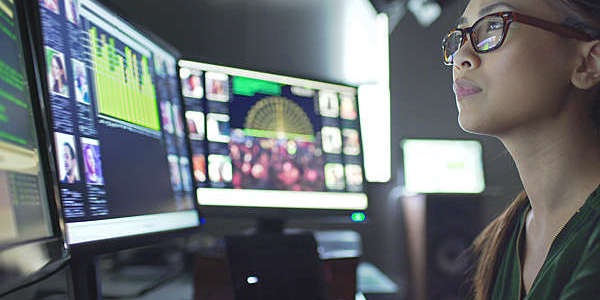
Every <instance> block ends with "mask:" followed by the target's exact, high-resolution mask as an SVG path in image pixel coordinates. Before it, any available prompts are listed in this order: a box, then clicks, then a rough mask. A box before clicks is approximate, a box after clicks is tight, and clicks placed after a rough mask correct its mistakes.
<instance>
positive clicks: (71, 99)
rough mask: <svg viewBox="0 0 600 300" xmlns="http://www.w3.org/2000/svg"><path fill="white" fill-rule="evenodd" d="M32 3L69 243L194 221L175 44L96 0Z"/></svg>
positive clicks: (190, 224) (196, 221)
mask: <svg viewBox="0 0 600 300" xmlns="http://www.w3.org/2000/svg"><path fill="white" fill-rule="evenodd" d="M32 11H33V12H34V14H35V15H34V16H33V19H34V20H35V21H36V22H39V24H37V25H39V29H40V30H39V32H37V46H38V58H39V60H40V63H41V66H42V68H43V69H42V70H41V72H40V73H42V74H43V76H44V78H45V80H43V83H44V92H45V95H46V97H45V98H46V104H47V107H48V110H49V112H50V120H51V126H50V127H51V132H52V133H51V134H52V136H53V144H54V150H55V152H56V162H57V164H56V169H57V171H58V172H57V174H56V176H57V177H58V181H59V187H60V197H61V200H62V208H63V215H64V219H65V223H66V226H65V229H66V233H67V241H68V243H69V244H71V245H79V244H88V245H89V244H90V243H92V244H93V243H94V242H98V241H105V240H111V239H116V238H125V237H130V236H137V235H145V234H152V233H157V232H165V231H172V230H179V229H184V228H193V227H196V226H198V225H199V222H200V219H199V217H198V211H197V209H196V206H195V198H194V193H193V186H192V181H191V167H190V161H189V158H188V156H189V155H188V151H189V149H188V147H189V146H188V144H187V139H186V138H185V136H186V131H187V129H186V128H185V124H184V122H183V119H182V115H183V112H182V101H181V96H180V92H179V80H178V74H177V61H176V59H177V55H178V54H177V52H176V51H174V50H172V49H171V48H170V47H168V46H166V45H164V43H162V42H159V41H158V40H157V39H156V38H154V37H151V36H150V35H148V34H147V33H145V32H144V31H142V30H139V29H137V27H134V26H133V25H131V24H129V23H128V22H126V21H125V20H124V19H123V18H121V17H119V16H118V15H117V14H116V13H114V12H112V11H111V10H109V9H107V8H106V7H104V6H103V5H101V4H100V3H98V2H96V1H94V0H79V1H77V0H40V1H37V3H36V5H35V7H34V9H32ZM129 240H131V239H129Z"/></svg>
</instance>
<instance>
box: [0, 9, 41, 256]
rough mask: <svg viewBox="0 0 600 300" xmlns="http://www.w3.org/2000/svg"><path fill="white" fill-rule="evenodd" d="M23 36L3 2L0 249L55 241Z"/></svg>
mask: <svg viewBox="0 0 600 300" xmlns="http://www.w3.org/2000/svg"><path fill="white" fill-rule="evenodd" d="M17 1H20V0H17ZM20 31H21V29H20V28H19V20H18V15H17V12H16V9H15V2H14V1H13V0H0V228H1V229H0V248H1V247H4V246H10V245H13V244H15V243H20V242H24V241H28V240H34V239H40V238H44V237H50V236H52V224H51V221H50V216H49V212H48V199H47V192H46V188H45V182H44V176H43V175H42V169H41V166H40V149H39V145H38V141H37V137H36V130H35V128H36V127H35V123H34V116H33V111H32V103H31V94H30V90H29V88H30V87H29V84H28V80H27V75H26V71H25V61H24V57H23V54H24V53H23V47H22V41H21V38H20V35H21V32H20Z"/></svg>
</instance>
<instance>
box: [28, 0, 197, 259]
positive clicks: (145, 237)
mask: <svg viewBox="0 0 600 300" xmlns="http://www.w3.org/2000/svg"><path fill="white" fill-rule="evenodd" d="M39 2H40V1H32V2H31V3H29V5H28V7H27V9H26V11H27V12H28V14H27V15H28V18H29V22H28V23H29V24H30V27H31V36H32V49H33V50H32V51H33V54H34V58H35V61H36V63H37V65H38V66H40V67H41V70H45V67H46V62H45V54H44V51H43V49H44V39H43V32H42V22H41V13H40V9H41V7H40V3H39ZM94 2H95V3H96V4H97V5H99V6H101V7H102V8H103V9H105V10H107V11H108V12H110V13H111V14H113V15H114V16H116V17H117V18H119V19H120V21H122V22H124V23H126V24H128V25H129V26H131V27H132V28H133V29H135V30H136V31H138V32H139V33H140V34H142V35H143V36H145V37H146V38H148V39H149V40H150V41H151V42H152V43H154V44H155V45H156V46H158V47H160V48H162V50H164V51H165V52H167V53H169V54H171V55H173V57H174V58H175V63H177V61H178V60H179V57H180V56H181V54H180V52H179V51H178V50H176V49H175V48H174V47H173V46H172V45H170V44H168V43H166V42H165V41H164V40H162V39H161V38H159V37H157V36H156V35H154V34H152V33H151V32H150V31H148V30H147V29H145V28H144V27H143V26H140V25H139V24H136V23H133V22H131V21H129V20H128V18H127V17H126V16H125V14H123V13H122V12H121V11H119V10H118V9H116V8H114V7H113V6H111V5H107V3H106V2H105V1H98V0H94ZM39 74H40V78H43V79H46V76H47V75H46V72H39ZM39 84H40V85H41V93H40V94H41V95H40V102H41V103H42V106H43V107H44V108H46V109H45V110H44V116H45V118H46V122H45V123H46V125H47V126H48V132H50V133H51V132H53V131H52V130H51V126H50V124H53V116H52V112H51V109H50V108H51V103H50V96H49V92H48V83H47V80H41V82H40V83H39ZM182 101H183V99H182ZM184 132H185V134H186V135H187V134H188V132H189V131H188V128H187V124H184ZM48 139H49V140H50V147H48V148H50V150H51V151H52V152H50V153H51V156H52V158H54V151H53V149H54V148H53V147H54V142H55V141H54V139H53V138H52V137H51V134H50V135H49V136H48ZM188 148H189V147H188ZM54 163H55V162H53V164H52V166H53V170H52V173H51V174H50V175H51V176H52V178H53V182H54V187H55V192H56V197H57V198H56V199H57V202H59V203H60V201H61V198H60V190H59V185H58V182H59V178H58V172H57V170H56V168H55V167H54V166H55V164H54ZM190 172H191V166H190ZM193 202H194V209H193V210H194V211H195V212H196V213H197V216H198V225H197V226H192V227H185V228H178V229H172V230H163V231H155V232H151V233H143V234H135V235H128V236H123V237H113V238H107V239H100V240H94V241H88V242H81V243H75V244H69V245H68V246H69V248H70V250H71V253H72V255H73V256H89V255H101V254H106V253H113V252H117V251H120V250H125V249H130V248H136V247H143V246H147V245H150V244H152V243H156V242H158V241H163V240H167V239H171V238H175V237H179V236H183V235H189V234H192V233H195V232H197V231H198V230H199V228H200V227H201V225H202V222H203V220H202V218H201V217H200V213H199V210H198V204H197V203H198V201H197V199H196V195H195V193H194V195H193ZM60 214H61V216H62V214H63V211H62V207H61V211H60ZM67 223H69V222H67V221H66V220H64V217H63V224H64V225H66V224H67ZM63 228H65V227H63ZM64 238H65V241H67V240H68V230H65V235H64Z"/></svg>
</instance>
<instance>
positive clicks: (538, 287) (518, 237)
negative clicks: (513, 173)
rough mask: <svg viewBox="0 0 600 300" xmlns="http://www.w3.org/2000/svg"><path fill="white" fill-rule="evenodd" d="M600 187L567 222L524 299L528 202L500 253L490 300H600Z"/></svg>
mask: <svg viewBox="0 0 600 300" xmlns="http://www.w3.org/2000/svg"><path fill="white" fill-rule="evenodd" d="M599 190H600V187H598V188H596V190H595V191H594V192H593V193H592V194H591V195H590V196H589V197H588V199H587V200H586V202H585V204H584V205H583V206H582V207H581V209H580V210H579V211H578V212H577V213H576V214H575V215H574V216H573V217H572V218H571V219H570V220H569V222H567V224H566V225H565V227H563V229H562V231H561V232H560V233H559V234H558V235H557V236H556V239H555V240H554V242H553V243H552V246H551V247H550V251H549V252H548V256H546V260H545V261H544V264H543V265H542V268H541V269H540V271H539V273H538V274H537V277H536V278H535V280H534V282H533V285H532V287H531V290H530V291H529V293H528V294H527V295H526V296H523V295H522V294H523V293H524V292H523V287H522V280H521V274H522V272H521V259H522V257H521V256H522V247H523V245H524V237H525V236H524V235H525V232H524V229H525V219H526V216H527V211H529V209H530V204H529V203H528V204H527V205H525V207H523V209H522V210H521V211H520V213H519V215H518V221H517V222H515V225H514V228H513V230H512V234H511V236H510V240H509V242H508V246H507V248H506V249H505V251H502V252H501V255H502V258H501V260H500V265H499V266H498V273H497V276H496V281H495V283H494V286H493V289H492V297H491V300H518V299H523V300H541V299H559V300H567V299H569V300H571V299H573V300H574V299H577V300H582V299H600V191H599Z"/></svg>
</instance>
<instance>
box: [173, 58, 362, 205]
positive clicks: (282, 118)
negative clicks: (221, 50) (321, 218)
mask: <svg viewBox="0 0 600 300" xmlns="http://www.w3.org/2000/svg"><path fill="white" fill-rule="evenodd" d="M179 66H180V71H179V75H180V78H181V83H182V84H181V85H182V94H183V96H184V99H185V107H186V108H185V110H186V112H185V118H186V122H187V124H188V127H189V128H190V132H189V140H190V142H191V149H192V153H191V154H192V159H191V160H192V166H193V177H194V182H195V186H196V196H197V198H198V203H199V204H200V205H206V206H241V207H272V208H301V209H332V210H336V209H337V210H364V209H366V208H367V197H366V194H365V191H364V180H363V178H364V177H363V158H362V145H361V138H360V124H359V118H358V109H357V90H356V88H354V87H350V86H344V85H336V84H329V83H324V82H317V81H311V80H305V79H299V78H292V77H286V76H279V75H273V74H267V73H261V72H253V71H247V70H242V69H236V68H229V67H222V66H215V65H209V64H203V63H197V62H191V61H184V60H181V61H180V62H179Z"/></svg>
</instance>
